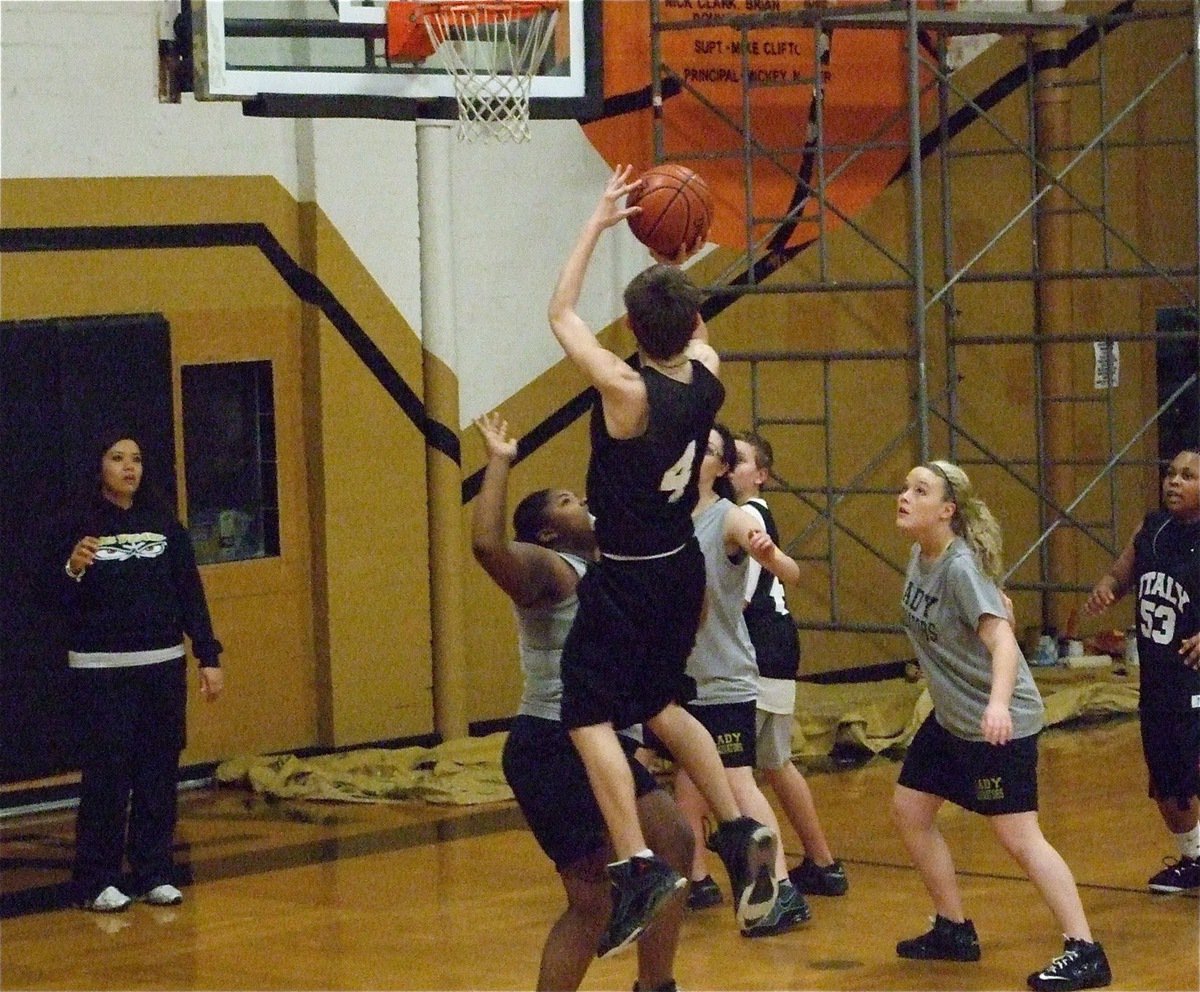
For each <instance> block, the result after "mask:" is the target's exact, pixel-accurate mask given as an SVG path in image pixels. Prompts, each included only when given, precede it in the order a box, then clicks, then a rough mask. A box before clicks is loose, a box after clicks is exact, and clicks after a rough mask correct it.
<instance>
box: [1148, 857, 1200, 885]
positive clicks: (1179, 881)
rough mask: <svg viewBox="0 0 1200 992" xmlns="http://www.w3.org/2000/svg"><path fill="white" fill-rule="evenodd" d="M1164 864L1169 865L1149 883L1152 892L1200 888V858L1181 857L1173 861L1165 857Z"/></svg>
mask: <svg viewBox="0 0 1200 992" xmlns="http://www.w3.org/2000/svg"><path fill="white" fill-rule="evenodd" d="M1163 864H1165V865H1166V866H1167V867H1166V868H1164V869H1163V870H1162V871H1160V872H1159V873H1158V874H1157V875H1154V876H1152V877H1151V879H1150V881H1149V883H1147V884H1149V886H1150V891H1151V892H1190V891H1191V890H1192V889H1200V860H1197V859H1196V858H1180V859H1179V860H1178V861H1171V860H1169V859H1166V858H1164V859H1163Z"/></svg>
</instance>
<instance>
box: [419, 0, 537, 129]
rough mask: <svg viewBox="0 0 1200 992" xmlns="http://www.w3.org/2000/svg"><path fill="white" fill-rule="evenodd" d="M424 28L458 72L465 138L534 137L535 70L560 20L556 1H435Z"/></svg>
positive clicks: (457, 93) (453, 72) (449, 68)
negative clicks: (531, 121)
mask: <svg viewBox="0 0 1200 992" xmlns="http://www.w3.org/2000/svg"><path fill="white" fill-rule="evenodd" d="M422 17H423V19H424V21H425V29H426V30H427V31H428V32H429V37H430V40H431V41H432V42H433V44H434V46H435V48H436V49H437V54H438V57H439V58H441V60H442V64H443V65H444V66H445V68H446V71H447V72H448V73H450V75H451V76H452V77H453V78H454V96H455V98H456V100H457V101H458V129H457V134H458V138H459V140H460V141H475V140H476V139H482V140H485V141H487V140H491V141H513V142H521V141H528V140H529V95H530V87H531V86H532V83H533V74H534V73H535V72H536V71H537V68H538V66H539V65H541V63H542V59H543V58H545V55H546V49H547V48H548V47H549V45H550V41H551V39H552V38H553V37H554V25H555V23H556V21H557V20H558V7H557V4H555V3H540V2H512V3H501V2H480V3H454V2H442V3H436V2H435V3H430V4H428V5H427V6H426V7H425V8H424V10H423V13H422Z"/></svg>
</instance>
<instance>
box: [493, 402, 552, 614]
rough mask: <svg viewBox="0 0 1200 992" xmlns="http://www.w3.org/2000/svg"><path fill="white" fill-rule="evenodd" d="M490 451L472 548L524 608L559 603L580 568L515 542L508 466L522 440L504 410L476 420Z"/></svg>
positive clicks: (536, 547)
mask: <svg viewBox="0 0 1200 992" xmlns="http://www.w3.org/2000/svg"><path fill="white" fill-rule="evenodd" d="M475 426H476V427H478V428H479V433H480V434H482V435H483V441H484V444H485V445H486V447H487V451H488V463H487V468H485V469H484V472H483V485H482V486H481V487H480V489H479V495H478V496H476V497H475V507H474V512H473V513H472V515H471V551H472V553H473V554H474V555H475V560H476V561H478V562H479V564H480V565H482V566H483V569H484V571H486V572H487V573H488V575H489V576H491V579H492V581H493V582H495V583H496V585H498V586H499V587H500V588H501V589H503V590H504V591H505V592H506V593H507V594H508V596H509V598H510V599H511V600H512V601H513V602H514V603H516V604H517V605H518V606H533V605H535V604H537V603H540V602H543V601H545V602H550V603H554V602H557V601H558V600H560V599H562V598H563V597H564V596H565V595H567V594H569V593H570V592H571V591H572V589H573V588H574V583H575V580H576V577H575V573H574V570H573V569H572V568H571V567H570V566H569V565H566V564H565V563H564V562H563V560H562V558H560V557H559V556H558V555H557V554H555V553H554V552H553V551H550V550H549V549H547V548H543V547H541V546H539V545H536V544H528V543H526V542H523V541H509V539H508V535H507V532H506V528H505V522H504V521H505V516H506V515H507V514H506V505H507V497H508V470H509V468H510V467H511V466H512V463H513V459H515V458H516V457H517V442H516V441H514V440H512V438H510V437H509V435H508V424H507V423H506V422H505V421H504V420H503V419H501V417H500V416H499V414H496V413H488V414H484V415H483V416H482V417H479V418H478V419H476V421H475Z"/></svg>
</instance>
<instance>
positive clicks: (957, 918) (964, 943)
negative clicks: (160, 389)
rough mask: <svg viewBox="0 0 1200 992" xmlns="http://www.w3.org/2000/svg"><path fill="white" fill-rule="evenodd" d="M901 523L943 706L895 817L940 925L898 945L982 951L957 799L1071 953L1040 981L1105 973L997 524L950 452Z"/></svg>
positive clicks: (919, 475) (1058, 984)
mask: <svg viewBox="0 0 1200 992" xmlns="http://www.w3.org/2000/svg"><path fill="white" fill-rule="evenodd" d="M896 526H897V528H898V529H899V530H900V532H901V533H902V534H904V535H905V536H906V537H909V538H911V539H912V540H913V541H914V542H915V543H914V544H913V549H912V555H911V557H910V559H909V563H908V571H907V574H906V575H905V581H904V594H903V596H902V599H901V604H902V608H903V611H904V625H905V627H906V628H907V631H908V636H909V639H910V640H911V641H912V645H913V648H914V650H915V651H916V654H917V660H918V661H919V662H920V665H921V669H922V671H923V672H924V673H925V677H926V679H927V680H928V683H929V695H930V697H931V698H932V700H933V712H932V713H931V714H930V715H929V717H928V718H927V719H926V721H925V723H924V724H922V726H921V728H920V729H919V730H918V731H917V733H916V736H915V737H914V738H913V740H912V743H911V744H910V745H909V748H908V751H907V753H906V754H905V758H904V766H903V768H902V769H901V771H900V778H899V781H898V783H897V785H896V791H895V795H894V796H893V799H892V815H893V819H894V820H895V823H896V825H897V827H898V828H899V830H900V835H901V837H902V839H903V840H904V845H905V847H906V848H907V849H908V853H909V855H910V856H911V857H912V859H913V863H914V864H915V866H916V868H917V871H918V872H919V873H920V875H921V881H922V882H923V883H924V884H925V888H926V890H927V891H928V892H929V895H930V897H931V899H932V900H933V905H934V909H935V911H936V913H937V915H936V917H935V918H934V922H933V929H931V930H930V931H929V932H927V933H924V934H922V935H921V936H919V937H914V938H912V939H910V940H902V941H900V942H899V943H898V944H897V945H896V953H897V954H898V955H900V957H902V958H916V959H922V960H933V959H936V960H948V961H978V960H979V957H980V948H979V939H978V937H977V936H976V933H975V926H974V924H973V923H972V922H971V921H970V920H968V919H967V918H966V917H965V915H964V913H963V906H962V898H961V896H960V894H959V890H958V882H957V880H956V878H955V874H954V862H953V860H952V858H951V855H950V849H949V847H948V846H947V844H946V840H945V838H944V837H943V836H942V833H941V831H940V830H939V829H938V826H937V819H936V818H937V812H938V809H939V808H940V807H941V805H942V803H944V802H945V801H946V800H950V801H951V802H953V803H956V804H957V805H959V806H962V807H963V808H964V809H968V810H971V811H973V812H976V813H980V814H982V815H983V816H986V817H987V818H988V822H989V823H990V824H991V826H992V829H993V830H994V831H995V834H996V837H997V839H998V840H999V841H1000V843H1001V845H1003V847H1004V849H1005V850H1006V851H1007V852H1008V853H1009V854H1010V855H1011V856H1012V858H1013V860H1014V861H1016V862H1017V864H1018V865H1020V867H1021V868H1022V870H1023V871H1024V872H1025V874H1026V875H1027V876H1028V877H1029V879H1030V880H1031V881H1032V882H1033V883H1034V885H1036V886H1037V888H1038V891H1039V892H1040V893H1041V895H1042V898H1043V899H1045V901H1046V904H1047V905H1048V906H1049V907H1050V911H1051V912H1052V913H1053V914H1054V916H1055V918H1056V919H1057V920H1058V924H1059V927H1060V929H1061V930H1062V933H1063V935H1064V937H1065V938H1066V943H1065V946H1064V949H1063V953H1062V954H1061V955H1060V956H1059V957H1056V958H1055V959H1054V960H1053V961H1051V962H1050V964H1048V965H1047V966H1046V967H1045V968H1043V969H1041V970H1040V971H1035V972H1034V973H1033V974H1031V975H1029V977H1028V979H1027V982H1028V984H1029V987H1030V988H1032V989H1035V990H1042V989H1062V990H1073V989H1088V988H1098V987H1100V986H1104V985H1108V984H1109V983H1110V982H1111V981H1112V973H1111V971H1110V970H1109V966H1108V961H1107V959H1106V958H1105V956H1104V949H1103V948H1102V947H1101V946H1100V944H1099V943H1098V942H1096V941H1093V939H1092V933H1091V930H1090V929H1089V927H1088V922H1087V918H1086V916H1085V915H1084V912H1083V904H1082V902H1081V901H1080V898H1079V890H1078V888H1077V887H1076V885H1075V878H1074V876H1073V875H1072V874H1071V869H1070V868H1068V867H1067V864H1066V862H1065V861H1063V859H1062V856H1061V855H1060V854H1059V853H1058V851H1056V850H1055V849H1054V848H1053V847H1052V846H1051V845H1050V843H1049V841H1047V840H1046V838H1045V836H1044V835H1043V834H1042V829H1041V826H1040V825H1039V823H1038V813H1037V808H1038V807H1037V734H1038V732H1039V731H1040V730H1041V728H1042V712H1043V708H1042V701H1041V697H1040V696H1039V694H1038V691H1037V687H1036V686H1035V685H1034V683H1033V678H1032V677H1031V676H1030V674H1029V666H1028V665H1027V664H1026V662H1025V658H1024V656H1023V655H1022V654H1021V649H1020V647H1019V646H1018V645H1017V640H1016V637H1015V635H1014V634H1013V627H1012V622H1011V618H1010V615H1009V614H1010V611H1009V606H1008V603H1007V602H1006V599H1005V596H1004V594H1003V593H1002V592H1001V590H1000V587H999V579H1000V576H1001V574H1002V571H1003V567H1002V564H1001V539H1000V527H999V525H998V524H997V523H996V520H995V518H994V517H993V516H992V514H991V512H990V511H989V510H988V508H987V506H986V504H984V502H983V500H981V499H979V497H977V496H976V495H975V494H974V492H973V491H972V488H971V482H970V480H969V479H968V478H967V475H966V473H965V472H963V471H962V469H960V468H959V467H958V466H957V465H953V464H951V463H950V462H944V461H934V462H930V463H928V464H926V465H918V466H917V467H916V468H914V469H912V470H911V471H910V472H909V473H908V476H907V478H906V479H905V481H904V487H903V488H902V489H901V490H900V495H899V497H898V500H897V512H896Z"/></svg>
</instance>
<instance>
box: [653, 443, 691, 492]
mask: <svg viewBox="0 0 1200 992" xmlns="http://www.w3.org/2000/svg"><path fill="white" fill-rule="evenodd" d="M695 457H696V442H695V441H689V442H688V446H687V447H686V448H684V449H683V454H682V455H680V456H679V460H678V461H677V462H676V463H675V464H674V465H672V466H671V467H670V468H669V469H667V470H666V472H664V473H663V477H662V482H660V483H659V484H658V488H659V489H660V490H661V491H662V492H664V493H670V494H671V495H670V496H668V497H667V502H668V503H674V502H675V501H676V500H677V499H679V497H680V496H682V495H683V491H684V490H685V489H687V484H688V482H690V481H691V478H692V460H693V459H694V458H695Z"/></svg>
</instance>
